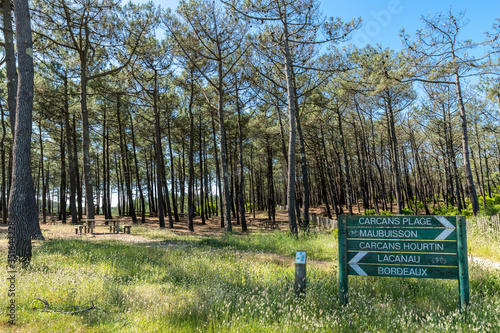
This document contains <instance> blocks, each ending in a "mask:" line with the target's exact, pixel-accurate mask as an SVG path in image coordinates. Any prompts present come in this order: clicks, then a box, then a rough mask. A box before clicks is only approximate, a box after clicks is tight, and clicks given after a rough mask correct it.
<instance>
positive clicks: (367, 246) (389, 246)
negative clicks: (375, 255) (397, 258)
mask: <svg viewBox="0 0 500 333" xmlns="http://www.w3.org/2000/svg"><path fill="white" fill-rule="evenodd" d="M359 248H360V249H361V250H401V244H400V243H386V242H359Z"/></svg>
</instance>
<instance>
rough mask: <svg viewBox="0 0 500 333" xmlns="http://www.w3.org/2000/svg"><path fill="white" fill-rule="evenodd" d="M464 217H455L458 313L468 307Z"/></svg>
mask: <svg viewBox="0 0 500 333" xmlns="http://www.w3.org/2000/svg"><path fill="white" fill-rule="evenodd" d="M466 232H467V231H466V218H465V216H460V217H457V237H458V239H457V250H458V291H459V304H460V311H462V310H465V308H466V307H467V306H468V305H469V265H468V262H467V233H466Z"/></svg>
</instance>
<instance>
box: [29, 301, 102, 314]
mask: <svg viewBox="0 0 500 333" xmlns="http://www.w3.org/2000/svg"><path fill="white" fill-rule="evenodd" d="M35 299H36V300H39V301H40V302H42V303H43V304H45V309H43V310H42V312H56V313H64V314H76V313H82V312H86V311H89V310H92V309H96V308H97V307H96V306H95V305H94V301H90V305H91V306H90V307H89V308H86V309H80V310H76V311H63V310H53V309H51V308H50V305H49V302H47V301H46V300H44V299H41V298H38V297H35Z"/></svg>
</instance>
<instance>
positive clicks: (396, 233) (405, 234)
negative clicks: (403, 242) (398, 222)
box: [359, 229, 418, 238]
mask: <svg viewBox="0 0 500 333" xmlns="http://www.w3.org/2000/svg"><path fill="white" fill-rule="evenodd" d="M359 237H371V238H418V234H417V232H416V231H415V230H404V229H396V230H386V229H377V230H360V231H359Z"/></svg>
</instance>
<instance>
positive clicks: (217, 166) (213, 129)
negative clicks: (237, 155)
mask: <svg viewBox="0 0 500 333" xmlns="http://www.w3.org/2000/svg"><path fill="white" fill-rule="evenodd" d="M211 115H212V133H213V137H214V156H215V177H216V178H217V189H218V190H219V204H218V206H219V207H218V208H219V209H218V210H220V214H219V213H217V214H218V215H220V227H221V228H224V224H225V223H224V213H223V211H224V205H223V202H222V185H221V179H220V166H219V158H218V153H217V139H216V135H215V121H214V116H213V114H211Z"/></svg>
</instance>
